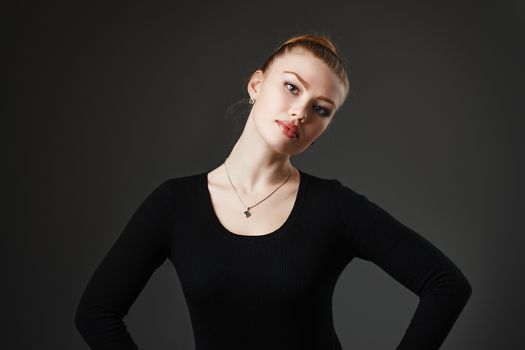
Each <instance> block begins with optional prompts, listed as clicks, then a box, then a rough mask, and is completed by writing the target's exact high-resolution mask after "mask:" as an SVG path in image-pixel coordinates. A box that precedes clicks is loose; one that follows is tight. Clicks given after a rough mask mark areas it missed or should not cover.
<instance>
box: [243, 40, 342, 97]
mask: <svg viewBox="0 0 525 350" xmlns="http://www.w3.org/2000/svg"><path fill="white" fill-rule="evenodd" d="M295 48H300V49H304V50H305V51H307V52H308V53H310V54H312V55H313V56H315V57H317V58H319V59H320V60H322V61H323V62H324V63H326V64H327V65H328V67H330V68H331V69H332V71H333V72H334V73H335V74H336V75H337V76H338V77H339V79H341V81H342V82H343V84H344V86H345V89H346V92H345V97H344V99H343V102H344V101H345V100H346V99H347V97H348V95H349V91H350V82H349V80H348V73H347V71H346V68H345V62H344V60H345V59H344V58H343V57H341V56H340V55H339V54H338V53H337V49H336V47H335V45H334V44H333V42H332V40H331V39H330V38H329V37H328V36H327V35H320V34H304V35H297V36H294V37H292V38H290V39H288V40H286V41H285V42H284V43H283V44H281V45H280V46H279V47H278V48H277V49H275V50H274V52H273V53H272V54H271V55H270V56H269V57H268V58H267V59H266V60H265V61H264V64H263V65H262V68H260V69H261V70H262V71H263V73H264V72H266V71H267V70H268V69H269V68H270V66H271V65H272V64H273V62H274V61H275V60H276V59H277V58H279V57H281V56H284V55H286V54H287V53H289V52H292V51H293V50H294V49H295ZM250 78H251V76H250V77H249V78H248V79H247V80H246V84H248V82H249V81H250Z"/></svg>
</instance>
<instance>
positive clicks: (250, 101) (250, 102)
mask: <svg viewBox="0 0 525 350" xmlns="http://www.w3.org/2000/svg"><path fill="white" fill-rule="evenodd" d="M248 103H249V104H251V105H253V104H254V103H255V99H253V98H251V97H250V100H249V101H248Z"/></svg>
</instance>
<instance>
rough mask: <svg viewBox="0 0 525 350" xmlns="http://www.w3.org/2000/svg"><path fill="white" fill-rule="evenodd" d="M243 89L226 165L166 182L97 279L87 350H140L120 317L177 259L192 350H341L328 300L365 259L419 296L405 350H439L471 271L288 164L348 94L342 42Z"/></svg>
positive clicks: (84, 312)
mask: <svg viewBox="0 0 525 350" xmlns="http://www.w3.org/2000/svg"><path fill="white" fill-rule="evenodd" d="M247 90H248V91H247V92H248V94H249V101H250V104H252V107H251V110H250V113H249V116H248V119H247V121H246V124H245V126H244V130H243V132H242V134H241V136H240V138H239V139H238V141H237V143H236V144H235V146H234V147H233V149H232V151H231V152H230V154H229V155H228V156H227V157H226V159H225V161H224V162H223V163H222V164H221V165H219V166H218V167H217V168H215V169H212V170H209V171H204V172H202V173H199V174H193V175H188V176H183V177H177V178H171V179H167V180H165V181H163V182H162V183H161V184H159V185H158V186H157V187H156V188H155V189H154V190H153V191H152V193H151V194H150V195H149V196H148V197H147V198H146V199H145V200H144V202H143V203H142V204H141V205H140V206H139V207H138V209H137V210H136V212H135V213H134V214H133V216H132V217H131V219H130V220H129V222H128V224H127V225H126V227H125V228H124V230H123V232H122V233H121V235H120V237H119V238H118V239H117V241H116V242H115V243H114V245H113V246H112V247H111V249H110V250H109V252H108V253H107V255H106V256H105V257H104V259H103V261H102V262H101V263H100V265H99V266H98V268H97V269H96V271H95V273H94V274H93V276H92V277H91V279H90V281H89V283H88V285H87V287H86V289H85V291H84V293H83V295H82V298H81V300H80V303H79V305H78V309H77V313H76V318H75V324H76V326H77V328H78V330H79V331H80V333H81V334H82V336H83V337H84V339H85V341H86V342H87V343H88V344H89V346H90V347H91V348H92V349H106V350H108V349H115V350H116V349H137V345H136V344H135V342H134V341H133V339H132V337H131V335H130V334H129V333H128V331H127V330H126V326H125V324H124V322H123V317H124V316H125V315H126V314H127V312H128V310H129V308H130V306H131V305H132V304H133V302H134V301H135V299H136V298H137V296H138V295H139V293H140V292H141V291H142V289H143V288H144V286H145V284H146V283H147V281H148V280H149V278H150V276H151V275H152V273H153V272H154V271H155V270H156V269H157V268H158V267H159V266H160V265H161V264H163V263H164V262H165V260H166V259H169V260H170V261H171V263H172V264H173V266H174V267H175V269H176V272H177V275H178V277H179V279H180V282H181V286H182V288H183V292H184V295H185V298H186V302H187V304H188V308H189V312H190V316H191V322H192V327H193V331H194V337H195V338H194V339H195V345H196V349H197V350H219V349H220V350H225V349H243V350H246V349H251V350H254V349H265V350H267V349H272V350H278V349H286V350H292V349H297V350H307V349H312V350H313V349H315V350H328V349H338V350H340V349H341V345H340V342H339V339H338V337H337V335H336V333H335V329H334V324H333V319H332V295H333V291H334V286H335V284H336V282H337V279H338V278H339V276H340V274H341V272H342V271H343V270H344V268H345V267H346V266H347V264H348V263H349V262H350V261H351V260H352V259H353V258H354V257H358V258H361V259H365V260H368V261H371V262H373V263H375V264H376V265H378V266H379V267H380V268H382V269H383V270H384V271H385V272H387V273H388V274H389V275H390V276H392V277H393V278H394V279H396V280H397V281H398V282H399V283H401V284H403V285H404V286H405V287H406V288H408V289H409V290H411V291H412V292H414V293H415V294H417V295H418V296H419V298H420V301H419V304H418V307H417V309H416V311H415V314H414V316H413V318H412V319H411V321H410V324H409V325H408V327H407V329H406V332H405V333H404V335H400V338H401V341H400V343H399V344H397V349H405V350H406V349H418V350H422V349H424V350H429V349H438V348H439V347H440V346H441V344H442V343H443V341H444V340H445V338H446V336H447V335H448V333H449V331H450V330H451V328H452V326H453V324H454V323H455V321H456V319H457V317H458V316H459V314H460V313H461V311H462V310H463V308H464V306H465V304H466V303H467V301H468V299H469V297H470V295H471V290H472V289H471V285H470V283H469V282H468V280H467V279H466V277H465V276H464V275H463V273H462V272H461V271H460V270H459V269H458V267H457V266H456V265H455V264H454V263H453V262H452V261H451V260H450V259H449V258H448V257H447V256H446V255H444V254H443V253H442V252H441V251H440V250H438V249H437V248H436V247H435V246H434V245H432V244H431V243H430V242H429V241H427V240H426V239H425V238H423V237H422V236H421V235H419V234H418V233H416V232H414V231H413V230H412V229H410V228H409V227H407V226H405V225H404V224H402V223H401V222H399V221H398V220H397V219H395V218H394V217H392V216H391V215H390V214H389V213H387V212H386V211H385V210H383V209H382V208H381V207H379V206H378V205H376V204H375V203H373V202H372V201H370V200H368V198H367V197H366V196H365V195H363V194H360V193H358V192H356V191H354V190H353V189H351V188H350V187H348V186H345V185H343V184H342V183H341V182H340V181H338V180H336V179H324V178H321V177H317V176H315V175H312V174H309V173H307V172H304V171H302V170H300V169H298V168H296V167H294V166H293V165H292V163H291V162H290V156H291V155H293V154H298V153H301V152H303V151H305V150H306V149H307V148H308V147H309V146H310V145H311V144H312V143H313V142H314V141H315V140H316V139H317V138H318V137H320V136H321V135H322V134H323V132H324V131H325V130H326V128H327V127H328V126H329V125H330V123H331V122H332V120H333V118H334V115H335V113H336V111H337V110H338V109H339V108H340V107H341V105H342V104H343V103H344V101H345V100H346V98H347V96H348V91H349V82H348V77H347V73H346V71H345V68H344V64H343V63H342V61H341V58H340V57H339V55H338V53H337V51H336V48H335V47H334V45H333V44H332V43H331V42H330V40H329V39H328V38H327V37H325V36H320V35H303V36H298V37H293V38H291V39H290V40H288V41H287V42H285V43H284V44H283V45H281V46H280V47H279V48H278V49H277V50H276V51H275V52H274V53H273V54H272V55H271V56H270V57H269V58H268V59H267V60H266V61H265V63H264V65H263V66H262V68H261V69H259V70H257V71H255V72H254V73H253V75H252V76H251V77H250V79H249V82H248V84H247ZM401 336H402V337H401Z"/></svg>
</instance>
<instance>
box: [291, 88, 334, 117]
mask: <svg viewBox="0 0 525 350" xmlns="http://www.w3.org/2000/svg"><path fill="white" fill-rule="evenodd" d="M284 86H285V87H286V89H287V90H288V91H291V92H292V94H293V95H297V94H295V93H293V91H294V90H297V91H299V90H298V89H297V87H296V86H295V85H294V84H291V83H289V82H287V81H286V82H284ZM289 87H291V89H290V88H289ZM314 110H315V111H316V112H317V113H318V114H319V115H321V116H323V117H328V116H329V115H330V110H329V109H327V108H324V107H321V106H319V105H314Z"/></svg>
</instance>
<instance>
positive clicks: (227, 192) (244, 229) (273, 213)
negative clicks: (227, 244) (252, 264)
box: [208, 165, 300, 236]
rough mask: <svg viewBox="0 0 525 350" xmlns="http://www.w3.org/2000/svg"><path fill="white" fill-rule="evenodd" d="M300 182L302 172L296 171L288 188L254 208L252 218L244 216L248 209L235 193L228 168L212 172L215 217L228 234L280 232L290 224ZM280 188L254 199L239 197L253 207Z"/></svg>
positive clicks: (252, 196) (270, 190)
mask: <svg viewBox="0 0 525 350" xmlns="http://www.w3.org/2000/svg"><path fill="white" fill-rule="evenodd" d="M283 181H284V180H283ZM299 181H300V174H299V171H298V170H297V169H296V168H294V169H293V171H292V175H291V176H290V178H289V179H288V181H286V183H285V184H284V185H282V186H281V187H280V188H279V189H278V190H277V191H275V192H274V193H273V194H272V195H271V196H270V197H268V198H266V199H265V200H264V201H262V202H261V203H259V204H258V205H257V206H255V207H253V208H251V209H250V213H251V214H252V215H251V216H250V217H248V218H246V217H245V216H244V214H243V212H244V211H245V210H246V208H245V207H243V204H242V202H241V201H240V200H239V197H237V195H236V194H235V191H234V189H233V188H232V186H231V184H230V182H229V180H228V176H227V174H226V171H225V168H224V165H221V166H219V167H217V168H215V169H214V170H212V171H210V172H209V173H208V190H209V192H210V197H211V200H212V205H213V208H214V211H215V215H216V216H217V218H218V219H219V221H220V222H221V224H222V225H223V226H224V227H225V228H226V229H227V230H228V231H230V232H232V233H234V234H238V235H243V236H260V235H265V234H269V233H271V232H273V231H275V230H277V229H278V228H279V227H281V226H282V225H283V224H284V223H285V222H286V220H287V219H288V216H289V215H290V213H291V211H292V209H293V206H294V204H295V200H296V197H297V192H298V189H299ZM277 186H279V185H276V186H274V187H272V188H267V189H265V190H264V192H263V193H254V194H252V195H251V196H250V197H246V195H244V196H243V194H242V193H240V194H239V195H240V196H241V198H242V201H243V202H244V203H246V205H249V206H252V205H254V204H255V203H257V202H259V201H260V200H261V199H263V198H264V197H266V196H268V195H269V194H270V193H271V192H272V191H273V190H274V189H275V188H276V187H277ZM261 192H262V191H261Z"/></svg>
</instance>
